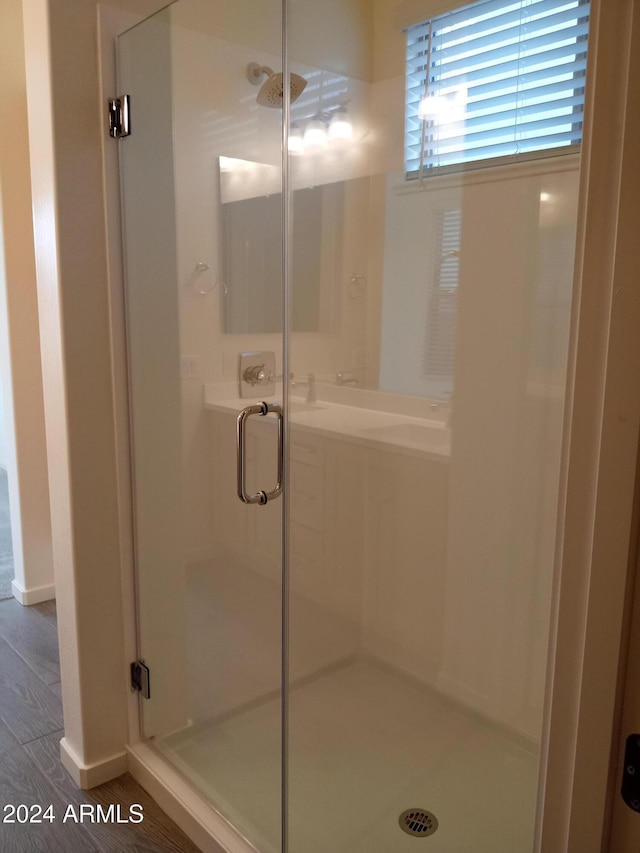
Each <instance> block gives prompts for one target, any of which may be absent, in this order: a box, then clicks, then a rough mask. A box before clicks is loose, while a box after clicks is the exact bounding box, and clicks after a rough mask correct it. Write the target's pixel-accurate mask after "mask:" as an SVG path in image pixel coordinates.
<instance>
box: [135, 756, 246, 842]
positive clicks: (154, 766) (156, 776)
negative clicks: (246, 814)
mask: <svg viewBox="0 0 640 853" xmlns="http://www.w3.org/2000/svg"><path fill="white" fill-rule="evenodd" d="M127 749H128V751H129V772H130V773H131V775H132V776H133V777H134V779H136V781H137V782H139V784H140V785H141V786H142V787H143V788H144V789H145V791H147V792H148V793H149V794H150V795H151V796H152V797H153V799H154V800H155V801H156V802H157V803H158V805H159V806H160V808H161V809H162V810H163V811H164V812H165V813H166V814H167V815H169V817H170V818H171V819H172V820H173V821H175V823H176V824H177V825H178V826H179V827H180V829H182V831H183V832H185V833H186V834H187V835H188V836H189V838H190V839H191V840H192V841H193V843H194V844H196V845H197V846H198V847H199V848H200V849H201V850H202V851H203V853H257V850H256V848H255V847H254V846H253V845H252V844H251V843H250V842H249V841H247V839H245V838H244V837H243V836H242V835H241V834H240V833H239V832H238V831H237V830H236V829H235V828H234V827H233V826H232V825H231V824H230V823H229V822H228V821H227V820H226V819H225V818H224V817H222V815H221V814H219V813H218V812H217V811H216V810H215V809H214V808H213V807H212V806H211V804H210V803H209V802H208V801H207V800H205V799H204V797H202V796H201V795H200V794H199V793H198V792H197V791H196V790H195V788H193V787H192V786H191V785H190V784H189V783H188V782H187V781H186V779H185V778H184V776H182V775H181V774H180V773H178V772H177V771H176V770H174V768H173V767H172V766H171V765H170V764H169V763H168V762H167V761H166V760H165V759H164V758H163V757H162V756H161V755H160V754H159V753H158V752H156V750H154V749H153V748H152V747H150V746H149V745H148V744H146V743H136V744H132V745H130V746H128V747H127Z"/></svg>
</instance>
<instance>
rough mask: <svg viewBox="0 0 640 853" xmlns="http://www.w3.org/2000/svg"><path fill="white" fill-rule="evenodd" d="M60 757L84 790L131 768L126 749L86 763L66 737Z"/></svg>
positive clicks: (74, 779) (62, 743) (114, 777)
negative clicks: (102, 759) (94, 761)
mask: <svg viewBox="0 0 640 853" xmlns="http://www.w3.org/2000/svg"><path fill="white" fill-rule="evenodd" d="M60 759H61V761H62V763H63V765H64V767H65V769H66V770H67V772H68V773H69V774H70V776H71V778H72V779H73V781H74V782H75V783H76V785H77V786H78V787H79V788H82V789H83V790H84V791H88V790H89V789H90V788H95V787H96V786H98V785H103V784H104V783H105V782H110V781H111V780H112V779H116V778H117V777H118V776H122V774H123V773H126V772H127V770H128V769H129V762H128V758H127V753H126V752H124V751H123V752H119V753H118V754H117V755H113V756H111V757H110V758H107V759H105V760H104V761H97V762H96V763H95V764H84V763H83V762H82V761H81V760H80V758H79V757H78V756H77V755H76V753H75V751H74V750H73V749H72V747H71V746H70V745H69V743H68V741H67V739H66V738H64V737H63V738H62V740H61V741H60Z"/></svg>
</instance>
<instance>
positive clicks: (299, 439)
mask: <svg viewBox="0 0 640 853" xmlns="http://www.w3.org/2000/svg"><path fill="white" fill-rule="evenodd" d="M289 435H290V439H289V447H290V453H291V456H290V458H291V461H292V462H293V463H294V465H293V467H294V468H295V463H296V462H301V463H302V464H303V465H312V466H313V467H314V468H322V467H324V439H322V438H319V437H318V436H315V435H310V434H309V433H304V432H299V431H298V430H296V429H295V426H294V427H292V428H291V431H290V433H289Z"/></svg>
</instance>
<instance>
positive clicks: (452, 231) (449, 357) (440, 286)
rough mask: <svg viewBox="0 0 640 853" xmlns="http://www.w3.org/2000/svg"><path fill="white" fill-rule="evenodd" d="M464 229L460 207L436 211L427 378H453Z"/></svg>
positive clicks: (425, 357) (427, 331)
mask: <svg viewBox="0 0 640 853" xmlns="http://www.w3.org/2000/svg"><path fill="white" fill-rule="evenodd" d="M461 232H462V211H461V210H440V211H438V212H437V214H436V227H435V233H434V251H433V259H434V260H433V269H432V272H431V284H430V288H429V302H428V307H427V326H426V335H425V343H424V357H423V365H422V367H423V370H422V375H423V377H424V378H425V379H438V380H440V381H448V382H452V381H453V371H454V366H455V355H456V315H457V310H456V308H457V305H456V303H457V297H458V282H459V275H460V242H461V237H462V233H461Z"/></svg>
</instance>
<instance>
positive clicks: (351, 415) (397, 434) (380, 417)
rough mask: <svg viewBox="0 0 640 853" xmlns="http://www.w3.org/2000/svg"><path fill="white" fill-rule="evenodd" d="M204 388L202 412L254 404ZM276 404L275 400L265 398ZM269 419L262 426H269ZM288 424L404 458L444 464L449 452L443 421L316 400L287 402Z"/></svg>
mask: <svg viewBox="0 0 640 853" xmlns="http://www.w3.org/2000/svg"><path fill="white" fill-rule="evenodd" d="M210 388H211V386H205V401H204V406H205V409H207V410H208V411H212V412H219V413H222V414H227V415H235V416H237V415H238V414H239V413H240V411H241V410H242V409H243V408H244V407H245V406H251V405H253V404H254V403H257V402H258V401H259V400H260V399H262V398H260V397H256V398H255V400H254V399H251V398H248V399H242V400H240V399H238V398H225V399H217V398H216V397H215V394H214V393H212V391H211V390H210ZM264 399H266V401H267V402H269V401H270V400H272V401H274V402H276V400H277V398H275V397H268V398H264ZM271 420H273V419H271V418H269V419H267V420H266V421H265V423H268V422H270V421H271ZM289 423H290V426H291V429H292V432H294V433H295V432H296V431H298V430H299V431H300V432H309V433H315V434H316V435H322V436H325V437H326V438H331V439H334V440H340V441H347V442H350V443H353V444H359V445H364V446H367V447H372V448H374V449H377V450H385V451H388V452H393V453H401V454H403V455H409V456H417V457H420V458H428V459H431V460H434V461H438V462H447V461H448V460H449V456H450V452H451V431H450V429H449V428H448V427H447V426H446V424H445V423H444V422H443V421H442V420H438V419H436V418H434V419H429V418H422V417H413V416H410V415H404V414H397V413H395V412H388V411H380V410H378V409H370V408H365V407H362V406H349V405H343V404H341V403H334V402H328V401H325V400H322V399H320V400H318V401H317V402H314V403H307V402H305V401H304V400H303V399H299V398H295V397H294V398H290V400H289Z"/></svg>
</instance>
